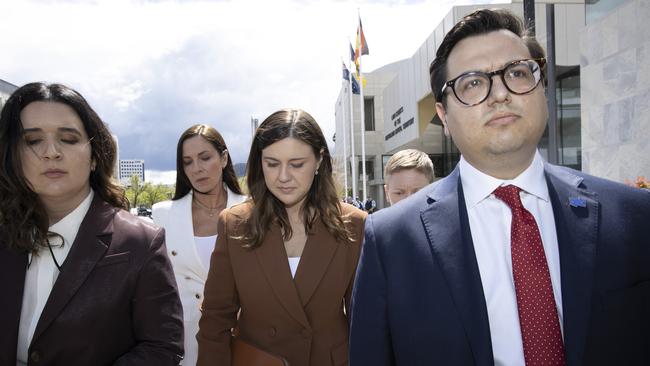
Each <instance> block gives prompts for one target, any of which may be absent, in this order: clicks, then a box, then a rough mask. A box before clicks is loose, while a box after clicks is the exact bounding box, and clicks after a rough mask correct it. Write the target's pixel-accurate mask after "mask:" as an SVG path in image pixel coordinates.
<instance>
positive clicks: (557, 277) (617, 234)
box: [350, 10, 650, 366]
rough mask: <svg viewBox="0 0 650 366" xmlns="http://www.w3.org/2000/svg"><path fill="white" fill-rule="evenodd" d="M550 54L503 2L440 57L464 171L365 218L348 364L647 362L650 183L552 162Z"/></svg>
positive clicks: (437, 72) (475, 18) (457, 29)
mask: <svg viewBox="0 0 650 366" xmlns="http://www.w3.org/2000/svg"><path fill="white" fill-rule="evenodd" d="M543 57H544V51H543V49H542V48H541V47H540V45H539V44H538V43H537V41H536V40H535V39H534V38H532V37H529V36H528V35H527V34H526V32H525V30H524V29H523V26H522V24H521V20H519V19H518V18H517V17H515V16H514V15H512V14H511V13H509V12H507V11H502V10H479V11H476V12H474V13H472V14H470V15H468V16H467V17H465V18H464V19H463V20H462V21H461V22H459V23H458V24H456V26H454V28H452V29H451V30H450V31H449V33H448V34H447V35H446V37H445V39H444V40H443V42H442V44H441V45H440V47H439V49H438V51H437V54H436V59H435V60H434V61H433V63H432V64H431V68H430V73H431V85H432V90H433V93H434V96H435V98H436V110H437V113H438V116H439V117H440V119H441V120H442V122H443V127H444V132H445V134H446V135H448V136H451V137H452V138H453V140H454V142H455V144H456V145H457V147H458V149H459V150H460V151H461V153H462V158H461V161H460V163H459V164H458V166H457V167H456V169H455V170H454V171H453V172H452V173H451V174H450V175H449V176H448V177H446V178H444V179H442V180H440V181H438V182H435V183H433V184H432V185H429V186H428V187H426V188H424V189H422V190H421V191H419V192H418V193H416V194H414V195H413V196H411V197H409V198H408V199H406V200H404V201H402V202H400V203H398V204H397V205H394V206H392V207H390V208H388V209H385V210H381V211H379V212H377V213H376V214H374V215H371V216H369V217H368V219H367V221H366V229H365V230H366V231H365V242H364V246H363V250H362V255H361V259H360V262H359V266H358V271H357V277H356V282H355V287H354V292H353V299H352V302H353V303H352V316H351V330H350V332H351V335H350V365H351V366H366V365H372V366H385V365H403V366H417V365H427V366H429V365H524V364H525V365H528V366H530V365H647V364H650V222H649V221H648V220H649V217H650V216H649V214H650V192H648V191H644V190H640V189H635V188H631V187H627V186H624V185H621V184H617V183H614V182H610V181H606V180H603V179H599V178H595V177H592V176H589V175H587V174H583V173H581V172H578V171H575V170H571V169H567V168H563V167H558V166H553V165H550V164H548V163H546V162H544V161H543V159H542V158H541V156H540V154H539V152H538V151H537V144H538V142H539V140H540V138H541V136H542V134H543V132H544V129H545V126H546V120H547V117H548V110H547V106H546V97H545V90H544V66H545V61H544V59H543Z"/></svg>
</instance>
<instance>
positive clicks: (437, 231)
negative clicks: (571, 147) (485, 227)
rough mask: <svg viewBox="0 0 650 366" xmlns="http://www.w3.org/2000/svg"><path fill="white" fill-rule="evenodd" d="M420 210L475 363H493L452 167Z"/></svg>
mask: <svg viewBox="0 0 650 366" xmlns="http://www.w3.org/2000/svg"><path fill="white" fill-rule="evenodd" d="M428 203H429V206H428V207H427V208H425V209H424V210H422V211H421V214H420V215H421V218H422V221H423V223H424V227H425V230H426V235H427V237H428V239H429V244H430V245H431V249H432V252H433V254H434V258H435V260H436V262H437V263H438V265H439V266H440V269H441V271H442V273H443V276H444V278H445V280H446V282H447V285H448V289H449V291H450V292H451V296H452V298H453V300H454V304H456V310H457V312H458V315H459V317H460V319H461V322H462V324H463V327H464V329H465V333H466V335H467V338H468V340H469V343H470V346H471V349H472V353H473V354H474V359H475V360H476V364H477V365H492V364H494V360H493V355H492V341H491V338H490V325H489V321H488V315H487V306H486V304H485V296H484V294H483V286H482V284H481V276H480V273H479V269H478V263H477V260H476V254H475V252H474V244H473V242H472V237H471V232H470V229H469V220H468V218H467V210H466V208H465V199H464V197H463V192H462V186H461V184H460V174H459V170H458V168H456V169H455V170H454V171H453V172H452V173H451V174H450V175H449V176H448V177H447V178H444V179H443V180H442V181H441V182H440V183H439V184H438V185H437V186H436V187H435V188H434V190H433V191H432V192H431V193H429V195H428Z"/></svg>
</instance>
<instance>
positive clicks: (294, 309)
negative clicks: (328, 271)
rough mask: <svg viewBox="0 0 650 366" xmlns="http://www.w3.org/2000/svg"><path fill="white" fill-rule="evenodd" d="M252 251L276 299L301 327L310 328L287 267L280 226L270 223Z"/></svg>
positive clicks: (287, 261) (287, 262)
mask: <svg viewBox="0 0 650 366" xmlns="http://www.w3.org/2000/svg"><path fill="white" fill-rule="evenodd" d="M254 251H255V254H256V256H257V260H258V261H259V263H260V266H261V267H262V271H263V272H264V275H265V276H266V278H267V280H268V282H269V285H270V286H271V288H272V289H273V292H274V293H275V295H276V297H277V298H278V301H280V303H281V304H282V306H283V307H284V308H285V310H286V311H287V313H289V315H291V317H292V318H294V319H295V320H296V321H297V322H299V323H300V324H301V325H302V326H303V327H305V328H307V329H311V325H310V324H309V321H308V320H307V315H306V314H305V310H304V309H303V307H302V303H301V301H300V297H299V296H298V291H297V290H296V287H295V286H294V282H293V279H292V278H291V269H290V268H289V260H288V259H287V252H286V251H285V249H284V241H283V240H282V234H281V232H280V227H279V226H278V225H273V224H272V225H271V228H270V229H269V231H268V232H267V233H266V237H265V240H264V242H263V243H262V245H261V246H259V247H258V248H256V249H255V250H254ZM298 267H300V266H298Z"/></svg>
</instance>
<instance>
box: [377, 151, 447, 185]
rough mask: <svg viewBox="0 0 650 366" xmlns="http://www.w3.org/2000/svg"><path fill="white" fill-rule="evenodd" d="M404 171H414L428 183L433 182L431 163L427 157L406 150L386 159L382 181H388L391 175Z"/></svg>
mask: <svg viewBox="0 0 650 366" xmlns="http://www.w3.org/2000/svg"><path fill="white" fill-rule="evenodd" d="M406 169H415V170H417V171H418V172H420V173H422V174H424V176H425V177H426V178H427V179H428V180H429V183H431V182H433V178H435V175H434V174H433V163H432V162H431V159H430V158H429V156H428V155H427V154H426V153H424V152H422V151H420V150H416V149H406V150H400V151H398V152H396V153H395V154H393V156H391V157H390V159H388V162H387V163H386V167H385V168H384V180H388V177H389V176H391V175H392V174H393V173H395V172H398V171H400V170H406Z"/></svg>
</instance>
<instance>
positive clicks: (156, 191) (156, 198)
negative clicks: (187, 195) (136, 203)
mask: <svg viewBox="0 0 650 366" xmlns="http://www.w3.org/2000/svg"><path fill="white" fill-rule="evenodd" d="M171 195H172V193H171V191H170V189H169V188H168V187H167V186H165V185H163V184H155V185H154V184H150V183H145V191H144V193H143V196H142V200H143V202H144V203H145V204H146V205H147V207H151V206H153V205H154V204H155V203H158V202H160V201H165V200H168V199H170V198H171Z"/></svg>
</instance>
